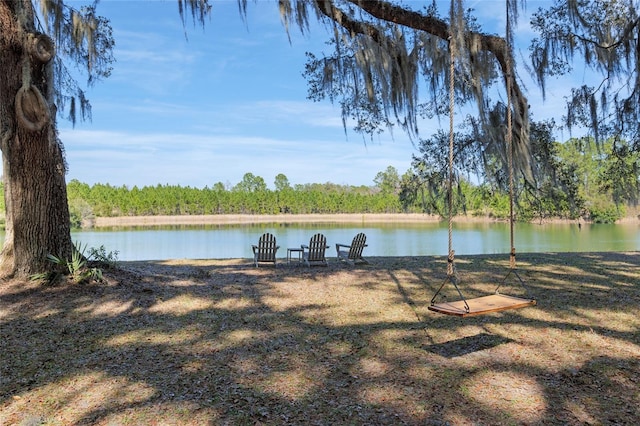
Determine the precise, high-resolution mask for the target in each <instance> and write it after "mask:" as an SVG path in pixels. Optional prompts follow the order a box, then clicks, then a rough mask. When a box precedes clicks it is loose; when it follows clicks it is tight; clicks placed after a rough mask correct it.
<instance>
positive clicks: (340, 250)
mask: <svg viewBox="0 0 640 426" xmlns="http://www.w3.org/2000/svg"><path fill="white" fill-rule="evenodd" d="M366 242H367V236H366V235H364V234H363V233H362V232H361V233H359V234H358V235H356V236H355V237H353V241H352V242H351V245H350V246H348V245H346V244H336V253H337V254H338V260H344V261H346V262H349V263H354V264H355V263H356V262H360V263H369V262H367V261H366V260H365V259H364V258H363V257H362V250H364V248H365V247H366V246H367V244H366ZM345 249H346V250H345Z"/></svg>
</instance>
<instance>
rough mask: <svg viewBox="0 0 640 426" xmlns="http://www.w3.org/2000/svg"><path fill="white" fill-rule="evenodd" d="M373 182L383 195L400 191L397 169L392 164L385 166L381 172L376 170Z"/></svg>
mask: <svg viewBox="0 0 640 426" xmlns="http://www.w3.org/2000/svg"><path fill="white" fill-rule="evenodd" d="M373 182H374V183H375V184H376V186H377V187H378V188H379V189H380V192H382V193H383V194H385V195H388V194H398V192H400V176H398V170H397V169H396V168H395V167H393V166H389V167H387V169H386V170H385V171H383V172H378V174H376V177H375V178H374V179H373Z"/></svg>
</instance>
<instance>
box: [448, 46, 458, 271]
mask: <svg viewBox="0 0 640 426" xmlns="http://www.w3.org/2000/svg"><path fill="white" fill-rule="evenodd" d="M453 43H454V41H453V37H452V36H450V37H449V182H448V187H447V191H448V195H449V200H448V202H449V206H448V208H449V257H448V259H447V276H449V277H455V275H456V274H455V265H454V263H453V261H454V256H455V251H454V250H453V148H454V146H453V114H454V108H455V100H454V96H455V85H454V83H455V82H454V61H455V52H454V48H453Z"/></svg>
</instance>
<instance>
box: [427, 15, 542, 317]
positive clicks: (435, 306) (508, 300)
mask: <svg viewBox="0 0 640 426" xmlns="http://www.w3.org/2000/svg"><path fill="white" fill-rule="evenodd" d="M452 13H453V12H452ZM507 13H508V7H507ZM508 21H509V19H507V33H508V32H509V24H508ZM452 22H453V19H452ZM454 40H455V38H454V37H453V34H452V36H451V37H450V43H449V56H450V78H449V170H448V171H449V182H448V191H449V194H448V195H449V200H448V201H449V206H448V207H449V255H448V257H447V277H446V278H445V280H444V281H443V282H442V285H440V288H439V289H438V291H437V292H436V294H435V295H434V296H433V298H432V299H431V305H430V306H429V310H430V311H434V312H437V313H440V314H444V315H453V316H458V317H467V316H477V315H484V314H488V313H493V312H501V311H506V310H511V309H520V308H525V307H527V306H535V305H536V304H537V302H536V299H535V298H533V297H528V296H525V297H517V296H509V295H506V294H500V293H499V289H500V287H501V286H502V285H503V284H504V283H505V282H506V280H507V278H509V277H510V276H511V275H514V276H515V277H516V278H517V279H518V283H519V284H520V286H522V288H523V289H524V290H525V293H526V290H527V289H526V287H525V285H524V281H523V280H522V278H520V275H519V274H518V270H517V267H516V249H515V247H514V232H513V223H514V214H513V210H514V209H513V198H514V197H513V194H514V185H513V147H512V145H513V142H512V118H511V79H510V78H507V138H506V139H507V151H508V154H507V155H508V163H509V164H508V166H509V201H510V217H509V222H510V225H511V255H510V258H509V272H508V273H507V275H506V276H505V277H504V279H503V280H502V282H501V283H500V284H499V285H498V287H497V288H496V289H495V291H494V294H491V295H487V296H482V297H476V298H473V299H466V298H465V297H464V296H463V295H462V292H461V291H460V288H459V287H458V277H457V274H456V269H455V263H454V257H455V251H454V250H453V226H452V223H453V222H452V210H453V191H452V188H453V167H454V163H453V152H454V146H453V111H454V61H455V41H454ZM507 60H509V59H508V58H507ZM447 282H450V283H451V284H453V286H454V287H455V289H456V291H457V292H458V295H459V296H460V300H457V301H453V302H447V301H445V302H440V303H436V298H437V297H438V295H439V294H440V291H441V290H442V288H443V287H444V286H445V284H447Z"/></svg>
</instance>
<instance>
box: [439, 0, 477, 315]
mask: <svg viewBox="0 0 640 426" xmlns="http://www.w3.org/2000/svg"><path fill="white" fill-rule="evenodd" d="M454 1H455V0H451V18H452V19H451V22H452V23H453V22H454V20H453V13H454V12H453V2H454ZM455 55H456V49H455V40H454V35H453V32H451V33H450V35H449V170H448V172H449V176H448V177H449V179H448V183H447V190H448V196H449V197H448V210H449V212H448V213H449V214H448V216H449V218H448V219H449V254H448V256H447V277H446V278H445V279H444V281H443V282H442V284H441V285H440V288H439V289H438V291H436V293H435V294H434V295H433V297H432V298H431V306H433V305H435V303H436V298H437V297H438V294H439V293H440V291H441V290H442V288H443V287H444V285H445V284H446V283H447V282H448V281H449V282H451V283H452V284H453V286H454V287H455V289H456V291H457V292H458V295H459V296H460V299H461V301H462V302H463V308H464V310H465V312H466V313H469V312H470V311H471V308H470V307H469V304H468V303H467V299H465V297H464V296H463V295H462V292H461V291H460V288H458V277H457V275H456V267H455V250H453V167H454V164H453V150H454V144H453V142H454V138H453V128H454V125H453V124H454V123H453V117H454V109H455V99H454V97H455V77H454V75H455Z"/></svg>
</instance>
